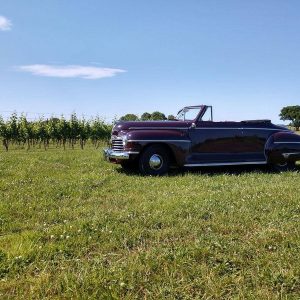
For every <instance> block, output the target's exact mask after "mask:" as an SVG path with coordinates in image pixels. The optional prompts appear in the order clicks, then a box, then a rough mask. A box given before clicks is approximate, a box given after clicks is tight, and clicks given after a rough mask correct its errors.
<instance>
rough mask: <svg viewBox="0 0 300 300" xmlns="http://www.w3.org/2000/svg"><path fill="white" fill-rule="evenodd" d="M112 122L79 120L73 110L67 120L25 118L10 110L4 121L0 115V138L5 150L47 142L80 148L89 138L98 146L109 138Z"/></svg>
mask: <svg viewBox="0 0 300 300" xmlns="http://www.w3.org/2000/svg"><path fill="white" fill-rule="evenodd" d="M111 130H112V124H108V123H106V122H105V121H104V120H103V119H101V118H99V117H96V118H92V119H90V120H85V119H79V118H78V117H77V115H76V114H75V113H74V114H72V115H71V116H70V118H69V119H65V118H64V117H63V116H61V117H60V118H54V117H52V118H49V119H45V118H43V117H42V118H40V119H39V120H37V121H29V120H28V119H27V118H26V116H25V115H21V116H18V115H17V114H16V113H13V114H12V115H11V116H10V118H9V119H7V120H6V121H5V120H4V119H3V118H2V117H0V137H1V139H2V144H3V146H4V148H5V150H6V151H8V149H9V147H10V146H11V145H19V146H23V147H27V149H28V150H29V149H30V148H31V147H39V148H41V147H44V148H45V150H46V149H47V148H48V147H49V145H50V144H52V145H55V146H56V147H63V148H64V149H65V148H66V146H69V147H71V148H74V146H75V145H76V144H79V145H80V147H81V148H82V149H83V148H84V146H85V144H86V142H87V141H88V140H90V141H91V142H92V144H93V145H94V146H95V147H96V148H98V147H99V145H100V143H101V142H102V141H103V140H108V139H109V138H110V134H111Z"/></svg>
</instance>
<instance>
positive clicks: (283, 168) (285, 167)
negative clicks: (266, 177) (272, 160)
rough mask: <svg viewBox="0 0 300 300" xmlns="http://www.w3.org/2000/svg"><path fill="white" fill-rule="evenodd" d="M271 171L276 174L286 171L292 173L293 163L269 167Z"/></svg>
mask: <svg viewBox="0 0 300 300" xmlns="http://www.w3.org/2000/svg"><path fill="white" fill-rule="evenodd" d="M271 167H272V169H273V170H274V171H276V172H287V171H293V170H295V168H296V164H295V162H287V161H286V162H282V163H277V164H272V165H271Z"/></svg>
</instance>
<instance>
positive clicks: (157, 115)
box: [151, 111, 167, 120]
mask: <svg viewBox="0 0 300 300" xmlns="http://www.w3.org/2000/svg"><path fill="white" fill-rule="evenodd" d="M151 119H152V120H166V119H167V118H166V116H165V115H164V114H163V113H161V112H159V111H155V112H153V113H152V114H151Z"/></svg>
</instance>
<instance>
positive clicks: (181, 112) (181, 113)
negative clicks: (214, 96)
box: [176, 105, 206, 121]
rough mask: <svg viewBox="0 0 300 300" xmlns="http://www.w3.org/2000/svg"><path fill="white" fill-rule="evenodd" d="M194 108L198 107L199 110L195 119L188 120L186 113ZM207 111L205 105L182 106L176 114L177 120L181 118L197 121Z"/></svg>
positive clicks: (181, 119) (182, 119)
mask: <svg viewBox="0 0 300 300" xmlns="http://www.w3.org/2000/svg"><path fill="white" fill-rule="evenodd" d="M192 109H198V110H199V112H198V114H197V116H196V117H195V118H194V119H193V120H187V119H186V118H185V113H186V112H187V111H189V110H192ZM205 111H206V109H205V106H204V105H195V106H185V107H184V108H182V109H181V110H179V111H178V113H177V116H176V120H179V121H197V120H199V118H200V117H201V116H202V115H203V114H204V113H205Z"/></svg>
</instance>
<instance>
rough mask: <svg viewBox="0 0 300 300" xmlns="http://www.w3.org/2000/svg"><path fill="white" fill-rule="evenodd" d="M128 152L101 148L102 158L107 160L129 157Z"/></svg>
mask: <svg viewBox="0 0 300 300" xmlns="http://www.w3.org/2000/svg"><path fill="white" fill-rule="evenodd" d="M129 154H130V153H129V152H125V151H122V152H119V151H114V150H112V149H104V150H103V156H104V159H105V160H107V161H109V160H110V159H121V160H123V159H129Z"/></svg>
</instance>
